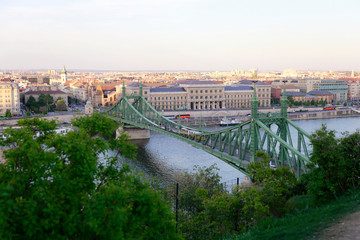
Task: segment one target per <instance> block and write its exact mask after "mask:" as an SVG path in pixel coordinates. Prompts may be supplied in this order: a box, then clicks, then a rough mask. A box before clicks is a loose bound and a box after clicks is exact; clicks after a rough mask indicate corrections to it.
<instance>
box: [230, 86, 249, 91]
mask: <svg viewBox="0 0 360 240" xmlns="http://www.w3.org/2000/svg"><path fill="white" fill-rule="evenodd" d="M249 90H250V91H251V90H253V88H252V87H250V86H239V87H229V86H226V87H225V91H249Z"/></svg>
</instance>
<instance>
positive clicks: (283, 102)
mask: <svg viewBox="0 0 360 240" xmlns="http://www.w3.org/2000/svg"><path fill="white" fill-rule="evenodd" d="M286 82H287V81H286V80H284V89H283V96H282V98H281V100H280V107H281V117H282V121H281V123H280V124H279V127H280V138H281V139H282V140H284V141H285V142H287V137H286V136H287V135H288V132H287V130H288V128H287V126H286V125H287V122H286V121H285V119H286V118H287V103H288V99H287V97H286ZM285 151H286V149H285V147H284V146H282V145H281V146H280V163H281V166H284V163H285V158H286V156H285Z"/></svg>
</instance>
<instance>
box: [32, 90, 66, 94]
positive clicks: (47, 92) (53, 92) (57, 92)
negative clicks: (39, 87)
mask: <svg viewBox="0 0 360 240" xmlns="http://www.w3.org/2000/svg"><path fill="white" fill-rule="evenodd" d="M25 94H26V95H40V94H50V95H51V94H66V93H65V92H63V91H60V90H56V91H31V90H30V91H28V92H26V93H25Z"/></svg>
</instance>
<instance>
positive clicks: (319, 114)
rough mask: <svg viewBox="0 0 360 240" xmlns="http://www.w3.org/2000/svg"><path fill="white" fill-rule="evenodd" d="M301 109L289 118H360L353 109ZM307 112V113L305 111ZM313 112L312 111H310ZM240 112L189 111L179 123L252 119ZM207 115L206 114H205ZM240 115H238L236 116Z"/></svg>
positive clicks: (209, 124) (290, 114)
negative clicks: (188, 115) (187, 117)
mask: <svg viewBox="0 0 360 240" xmlns="http://www.w3.org/2000/svg"><path fill="white" fill-rule="evenodd" d="M271 110H272V111H270V110H269V109H260V110H259V112H260V113H269V112H270V113H278V112H279V109H271ZM301 110H302V111H301V112H300V109H296V108H291V109H290V112H288V118H289V119H290V120H293V121H297V120H314V119H330V118H342V117H360V114H359V113H357V112H354V111H353V110H352V109H349V108H344V109H339V110H333V111H323V110H322V108H319V109H314V108H311V109H301ZM304 110H305V111H304ZM310 110H312V111H310ZM238 111H239V110H234V111H231V110H228V111H223V112H222V111H215V112H214V115H213V116H207V115H208V114H209V112H210V113H211V111H206V113H207V114H206V115H205V114H204V115H205V116H203V115H201V116H199V111H187V112H186V114H190V116H191V118H190V119H177V120H175V121H177V122H178V123H180V124H184V125H188V126H197V127H200V126H202V127H203V126H215V125H218V124H219V123H220V121H221V119H222V118H224V117H227V118H228V119H236V120H238V121H240V122H245V121H247V120H249V119H250V117H251V116H250V115H249V114H250V111H249V110H243V111H244V112H238ZM204 113H205V112H204ZM220 113H223V114H224V115H219V114H220ZM167 114H170V113H169V112H166V113H165V115H167ZM231 114H234V115H231ZM235 114H238V115H235ZM239 114H242V115H239Z"/></svg>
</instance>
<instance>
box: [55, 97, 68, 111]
mask: <svg viewBox="0 0 360 240" xmlns="http://www.w3.org/2000/svg"><path fill="white" fill-rule="evenodd" d="M56 110H57V111H66V110H67V106H66V104H65V101H64V99H59V100H57V102H56Z"/></svg>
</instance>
